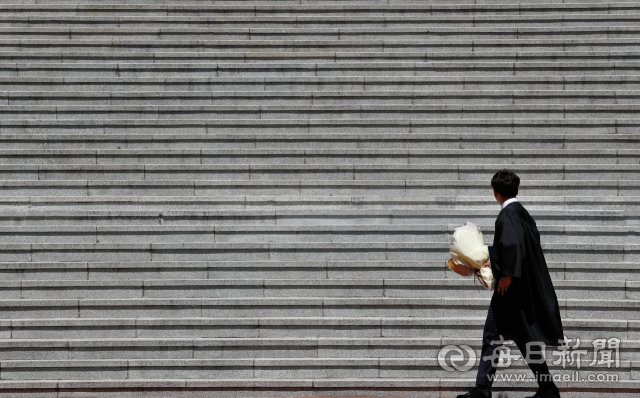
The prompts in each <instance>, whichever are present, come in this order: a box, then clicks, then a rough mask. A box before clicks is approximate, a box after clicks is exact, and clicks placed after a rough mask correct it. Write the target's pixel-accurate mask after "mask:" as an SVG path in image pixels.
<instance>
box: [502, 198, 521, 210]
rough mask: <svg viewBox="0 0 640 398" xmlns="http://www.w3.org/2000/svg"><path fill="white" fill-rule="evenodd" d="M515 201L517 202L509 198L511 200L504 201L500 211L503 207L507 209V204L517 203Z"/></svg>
mask: <svg viewBox="0 0 640 398" xmlns="http://www.w3.org/2000/svg"><path fill="white" fill-rule="evenodd" d="M517 201H518V199H517V198H511V199H507V200H505V201H504V203H503V204H502V209H504V208H505V207H507V205H508V204H509V203H513V202H517ZM502 209H500V210H502Z"/></svg>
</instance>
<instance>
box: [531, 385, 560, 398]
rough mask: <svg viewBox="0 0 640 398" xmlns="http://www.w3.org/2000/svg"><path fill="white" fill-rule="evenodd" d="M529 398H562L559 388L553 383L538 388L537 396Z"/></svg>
mask: <svg viewBox="0 0 640 398" xmlns="http://www.w3.org/2000/svg"><path fill="white" fill-rule="evenodd" d="M527 398H560V391H558V387H556V385H555V384H553V383H550V384H545V385H543V386H542V387H540V388H538V391H537V392H536V394H535V395H533V396H531V397H527Z"/></svg>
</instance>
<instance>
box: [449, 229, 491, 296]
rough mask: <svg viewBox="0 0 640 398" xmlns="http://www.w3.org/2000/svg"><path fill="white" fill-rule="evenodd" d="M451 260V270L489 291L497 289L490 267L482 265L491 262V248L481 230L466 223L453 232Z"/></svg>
mask: <svg viewBox="0 0 640 398" xmlns="http://www.w3.org/2000/svg"><path fill="white" fill-rule="evenodd" d="M449 252H450V253H451V258H450V259H449V261H448V266H449V268H450V269H451V270H452V271H453V272H455V273H456V274H458V275H462V276H472V275H473V277H474V279H477V280H479V281H480V283H481V284H482V286H484V287H485V288H487V289H489V290H493V289H494V287H495V279H494V278H493V273H492V272H491V268H490V267H483V266H482V265H483V264H485V263H486V262H488V261H489V247H488V246H487V245H485V244H484V239H483V237H482V232H481V231H480V228H479V227H478V226H477V225H476V224H474V223H472V222H466V223H465V224H464V225H461V226H459V227H457V228H456V229H455V230H454V232H453V241H452V242H451V246H449Z"/></svg>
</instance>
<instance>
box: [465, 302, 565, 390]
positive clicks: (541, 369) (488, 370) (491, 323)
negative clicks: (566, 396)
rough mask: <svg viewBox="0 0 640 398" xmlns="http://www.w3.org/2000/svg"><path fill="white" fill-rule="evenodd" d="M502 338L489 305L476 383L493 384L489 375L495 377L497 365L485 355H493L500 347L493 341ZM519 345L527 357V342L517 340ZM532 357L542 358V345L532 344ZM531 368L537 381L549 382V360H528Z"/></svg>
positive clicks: (539, 383) (542, 383)
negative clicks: (538, 361)
mask: <svg viewBox="0 0 640 398" xmlns="http://www.w3.org/2000/svg"><path fill="white" fill-rule="evenodd" d="M498 340H500V333H499V332H498V325H497V324H496V321H495V318H494V317H493V308H492V307H491V306H489V311H487V319H486V321H485V323H484V330H483V332H482V351H481V353H480V366H479V367H478V375H477V376H476V384H477V385H479V386H485V387H489V388H490V387H491V385H492V384H493V380H492V379H490V378H489V377H491V378H493V375H494V374H495V373H496V370H497V369H496V367H495V366H493V362H492V360H491V358H488V359H487V360H486V361H485V360H483V358H484V357H492V356H493V353H494V352H495V349H496V348H497V347H499V345H497V344H491V342H492V341H498ZM515 343H516V345H517V346H518V349H519V350H520V352H521V353H522V358H523V359H525V355H526V348H527V345H526V342H519V341H517V342H515ZM531 352H532V354H531V355H530V359H532V360H534V361H535V360H540V359H541V358H542V354H541V353H540V352H541V347H540V346H538V345H532V346H531ZM527 365H529V369H531V371H532V372H533V374H534V376H535V377H536V381H537V382H538V385H539V386H542V385H544V384H548V383H549V382H550V381H551V382H553V381H552V379H551V375H550V373H549V367H548V366H547V362H546V361H544V362H542V363H533V362H528V363H527Z"/></svg>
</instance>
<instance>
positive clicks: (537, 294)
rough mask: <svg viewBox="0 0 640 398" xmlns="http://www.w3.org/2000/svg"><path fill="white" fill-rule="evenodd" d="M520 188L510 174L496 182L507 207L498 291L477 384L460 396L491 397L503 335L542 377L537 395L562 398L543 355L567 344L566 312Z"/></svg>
mask: <svg viewBox="0 0 640 398" xmlns="http://www.w3.org/2000/svg"><path fill="white" fill-rule="evenodd" d="M519 185H520V178H519V177H518V176H517V175H516V174H515V173H513V172H511V171H509V170H501V171H499V172H497V173H496V174H495V175H494V176H493V178H492V179H491V186H492V187H493V193H494V196H495V198H496V200H497V201H498V203H499V204H500V205H502V210H501V211H500V214H499V215H498V218H497V219H496V226H495V236H494V238H493V247H492V250H491V251H490V261H491V264H490V265H491V271H492V272H493V275H494V277H495V279H496V283H497V286H498V287H497V289H495V290H494V292H493V297H492V298H491V304H490V306H489V311H488V313H487V319H486V321H485V325H484V331H483V336H482V354H481V356H480V366H479V368H478V375H477V378H476V386H475V387H474V388H473V389H472V390H471V391H469V392H468V393H466V394H463V395H458V398H491V390H490V388H491V385H492V383H493V376H494V375H495V372H496V367H495V366H494V361H492V358H493V355H494V353H496V352H497V351H496V348H497V347H499V345H498V344H495V343H494V344H491V342H492V341H494V342H496V341H499V340H500V336H502V337H503V338H504V340H513V341H514V342H515V344H516V345H517V346H518V349H519V350H520V352H521V353H522V356H523V358H525V360H526V362H527V364H528V365H529V368H530V369H531V370H532V371H533V373H534V375H535V376H536V380H537V382H538V386H539V388H538V391H537V392H536V394H535V395H534V397H535V398H559V397H560V393H559V391H558V388H557V387H556V385H555V384H554V382H553V380H552V379H551V375H550V373H549V368H548V367H547V363H546V361H545V359H544V356H543V354H542V353H541V351H542V350H544V346H545V345H548V346H558V345H561V344H562V342H563V340H564V333H563V330H562V321H561V319H560V309H559V308H558V299H557V297H556V293H555V290H554V288H553V284H552V283H551V277H550V275H549V270H548V269H547V263H546V261H545V259H544V255H543V254H542V248H541V247H540V233H539V232H538V228H537V227H536V222H535V221H534V220H533V218H532V217H531V215H529V212H528V211H527V210H526V209H525V208H524V206H522V204H520V202H519V201H518V199H516V195H517V194H518V187H519ZM485 265H488V264H485ZM486 357H490V358H487V359H486V360H485V359H484V358H486Z"/></svg>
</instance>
